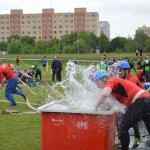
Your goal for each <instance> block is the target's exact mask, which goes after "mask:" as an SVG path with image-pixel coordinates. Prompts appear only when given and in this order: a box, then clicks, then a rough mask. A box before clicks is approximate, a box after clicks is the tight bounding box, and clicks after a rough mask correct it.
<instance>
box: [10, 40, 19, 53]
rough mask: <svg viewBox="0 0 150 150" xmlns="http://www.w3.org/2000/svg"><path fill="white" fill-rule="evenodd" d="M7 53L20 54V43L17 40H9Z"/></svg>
mask: <svg viewBox="0 0 150 150" xmlns="http://www.w3.org/2000/svg"><path fill="white" fill-rule="evenodd" d="M8 52H9V53H13V54H16V53H20V52H21V41H20V40H19V39H13V38H12V39H11V41H10V43H9V44H8Z"/></svg>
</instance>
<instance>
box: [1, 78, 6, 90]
mask: <svg viewBox="0 0 150 150" xmlns="http://www.w3.org/2000/svg"><path fill="white" fill-rule="evenodd" d="M5 83H6V79H5V78H3V79H2V81H1V84H0V88H2V87H3V86H4V84H5Z"/></svg>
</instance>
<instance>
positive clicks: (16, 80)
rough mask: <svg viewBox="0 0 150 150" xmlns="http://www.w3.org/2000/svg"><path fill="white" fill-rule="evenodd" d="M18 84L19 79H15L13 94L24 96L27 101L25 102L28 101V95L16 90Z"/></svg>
mask: <svg viewBox="0 0 150 150" xmlns="http://www.w3.org/2000/svg"><path fill="white" fill-rule="evenodd" d="M17 84H18V79H17V78H14V87H13V89H12V93H13V94H17V95H20V96H22V97H23V98H24V99H25V101H26V95H25V94H24V93H23V91H22V90H19V89H17V88H16V87H17Z"/></svg>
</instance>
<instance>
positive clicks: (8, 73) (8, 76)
mask: <svg viewBox="0 0 150 150" xmlns="http://www.w3.org/2000/svg"><path fill="white" fill-rule="evenodd" d="M0 80H1V84H0V88H2V87H3V86H4V84H5V83H6V88H5V97H6V98H7V100H8V101H9V102H10V105H11V106H16V105H17V104H16V101H15V99H14V97H13V96H12V94H17V95H21V96H22V97H23V98H24V100H25V101H26V96H25V94H24V93H23V92H22V91H21V90H19V89H17V88H16V87H17V84H18V78H17V76H16V74H15V73H14V72H13V69H12V66H11V64H5V63H2V62H0Z"/></svg>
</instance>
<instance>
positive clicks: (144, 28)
mask: <svg viewBox="0 0 150 150" xmlns="http://www.w3.org/2000/svg"><path fill="white" fill-rule="evenodd" d="M138 31H143V32H144V33H145V34H147V35H148V36H150V27H148V26H146V25H144V26H142V27H138V29H137V30H136V32H138Z"/></svg>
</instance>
